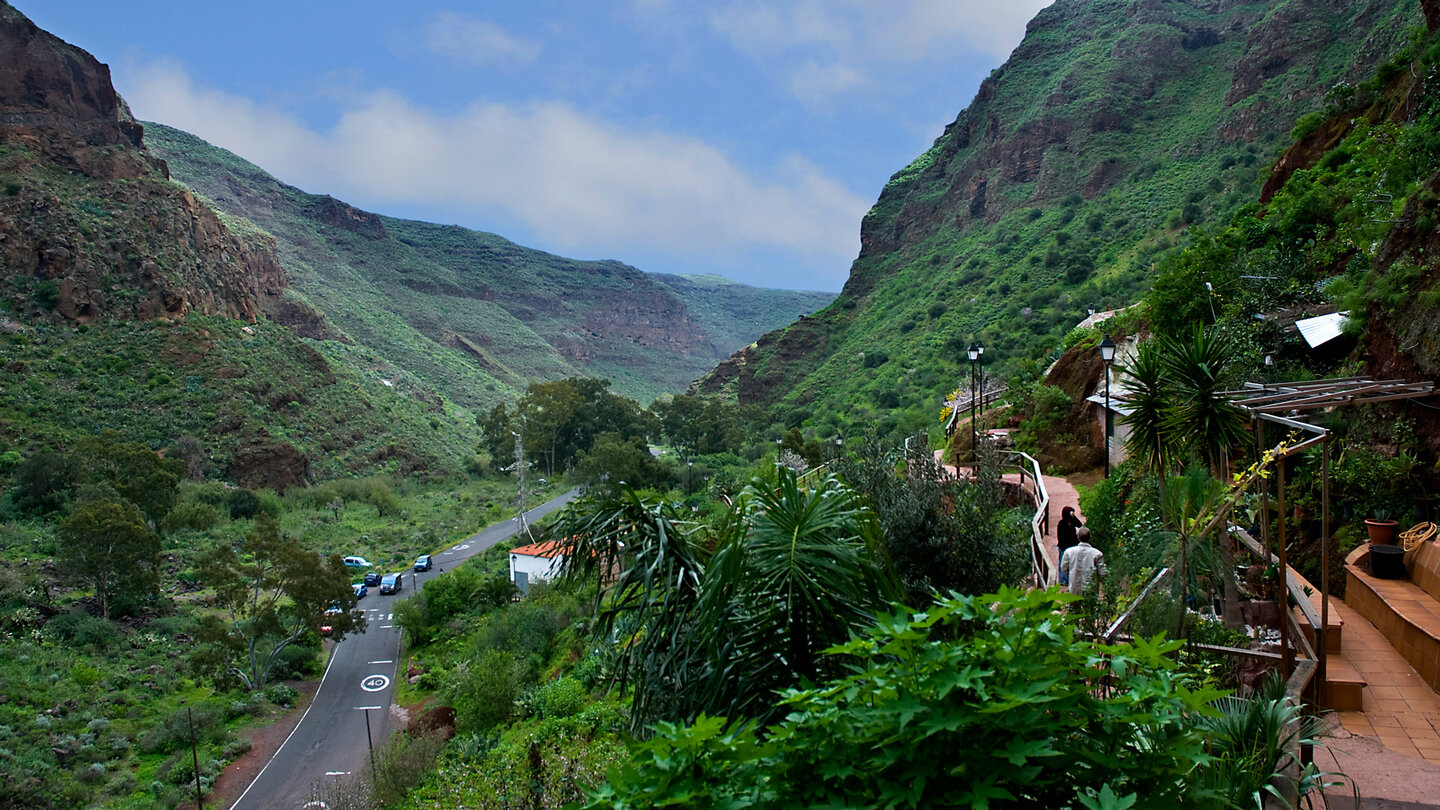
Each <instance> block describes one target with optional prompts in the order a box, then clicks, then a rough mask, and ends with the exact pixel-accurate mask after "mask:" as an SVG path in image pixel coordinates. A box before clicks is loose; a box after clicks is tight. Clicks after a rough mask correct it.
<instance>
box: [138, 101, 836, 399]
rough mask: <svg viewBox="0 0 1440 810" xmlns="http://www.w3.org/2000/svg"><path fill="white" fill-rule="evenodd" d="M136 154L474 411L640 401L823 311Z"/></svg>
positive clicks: (244, 171) (204, 160) (342, 317)
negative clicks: (568, 381)
mask: <svg viewBox="0 0 1440 810" xmlns="http://www.w3.org/2000/svg"><path fill="white" fill-rule="evenodd" d="M145 126H146V130H145V142H146V144H147V146H149V147H150V149H151V150H152V151H153V152H154V153H155V154H156V155H157V156H159V157H161V158H164V159H165V160H166V161H167V162H168V163H169V166H170V170H171V171H172V172H173V173H174V176H175V177H176V178H177V179H178V180H180V181H182V182H184V183H185V184H187V185H189V186H190V187H191V188H193V189H195V190H196V191H197V192H199V193H200V194H201V195H203V196H204V197H205V198H206V199H207V200H208V201H209V202H211V203H212V204H213V205H214V206H215V207H216V208H218V209H219V210H221V211H223V212H225V213H227V214H229V215H231V216H233V217H243V218H245V219H248V220H250V221H252V222H254V223H256V224H257V225H259V226H260V227H261V228H263V229H265V231H267V232H268V233H269V234H270V235H271V236H273V237H274V238H275V240H276V243H277V249H278V252H279V255H280V259H281V263H282V265H283V266H284V267H285V270H286V273H287V275H288V278H289V281H290V283H291V284H292V285H293V286H294V288H295V289H296V290H297V291H298V292H299V293H300V294H301V295H302V296H303V297H304V298H305V299H306V300H308V301H309V302H310V303H311V304H312V305H314V307H315V308H316V309H317V310H319V311H320V312H322V313H323V314H324V315H325V317H326V319H327V321H328V322H329V324H330V326H331V327H332V329H333V330H334V331H335V333H336V336H337V337H338V338H340V339H342V340H348V341H351V342H354V343H356V344H360V345H363V346H365V347H367V348H368V349H370V350H372V351H374V352H375V353H376V354H377V355H379V356H380V357H383V358H386V359H387V360H389V361H390V362H393V363H395V364H397V365H401V366H403V367H405V368H406V369H408V370H409V371H411V372H412V373H413V374H415V375H416V376H417V377H419V378H420V379H422V380H424V381H425V382H426V383H427V384H429V385H431V386H433V387H434V388H435V389H436V390H437V391H440V392H441V393H443V394H444V395H445V396H447V397H449V398H452V399H454V400H455V401H456V402H458V403H460V404H462V405H464V406H466V407H468V408H474V409H480V408H486V407H489V406H491V405H493V404H495V403H497V402H500V401H505V400H509V399H513V397H514V396H515V395H516V393H517V392H518V391H519V390H520V389H523V388H524V386H525V385H526V384H527V383H528V382H530V381H534V380H552V379H557V378H561V377H567V376H575V375H590V376H597V377H604V378H608V379H610V380H612V381H613V382H614V390H615V391H616V392H617V393H620V394H623V395H626V396H630V397H634V398H636V399H639V400H641V401H648V400H650V399H653V398H654V397H656V396H658V395H660V394H662V393H666V392H670V391H678V390H680V389H682V388H684V387H685V386H686V385H687V384H688V383H689V382H690V381H691V380H694V379H695V378H696V377H698V376H700V375H701V374H703V373H705V372H706V371H708V370H709V369H710V368H711V367H712V366H714V364H715V363H716V362H717V360H719V359H720V358H722V357H724V356H726V355H727V354H729V353H730V352H732V351H734V350H736V349H738V348H740V347H741V346H744V345H746V344H747V343H750V342H751V341H753V340H754V339H755V338H757V337H759V336H760V335H761V334H763V333H764V332H765V331H767V330H770V329H774V328H776V327H778V326H781V325H783V324H785V323H788V322H789V321H791V320H793V319H794V318H795V317H796V316H797V315H800V314H804V313H808V312H810V311H813V310H814V309H815V308H818V307H820V306H823V305H824V304H825V303H826V302H827V301H829V300H830V299H831V298H832V296H830V295H828V294H823V293H805V292H792V291H783V290H766V289H760V288H756V287H749V286H746V285H740V284H731V283H720V282H717V281H715V280H712V279H705V280H697V279H683V278H681V277H677V276H663V277H657V276H652V275H649V274H646V273H643V272H641V271H639V270H637V269H635V268H634V267H630V266H628V265H625V264H623V263H621V262H617V261H578V260H574V259H567V258H563V257H560V256H555V255H552V254H548V253H544V252H541V251H537V250H531V249H529V248H525V247H522V246H520V245H517V244H515V243H513V242H510V241H509V240H506V239H504V238H502V237H499V236H496V235H494V234H488V233H482V232H477V231H471V230H468V229H465V228H461V227H458V226H451V225H435V224H431V223H425V222H416V221H411V220H401V219H394V218H391V217H385V216H379V215H376V214H372V213H368V212H365V211H360V210H358V209H355V208H353V207H351V206H349V205H347V204H346V203H343V202H341V201H339V200H336V199H334V198H331V197H323V196H316V195H312V194H307V193H305V192H303V191H301V190H299V189H297V188H294V187H293V186H288V185H285V184H283V183H281V182H280V181H278V180H276V179H275V178H274V177H272V176H270V175H269V174H267V173H266V172H265V171H263V170H262V169H260V168H259V167H257V166H255V165H253V164H251V163H249V162H247V161H245V160H243V159H241V158H239V157H237V156H236V155H234V154H232V153H230V152H227V151H225V150H223V149H218V148H216V147H214V146H211V145H210V144H207V143H205V142H204V141H202V140H200V139H198V138H196V137H194V136H192V135H189V134H187V133H184V132H181V131H179V130H175V129H172V128H170V127H166V126H163V125H160V124H146V125H145Z"/></svg>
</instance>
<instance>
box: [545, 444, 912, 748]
mask: <svg viewBox="0 0 1440 810" xmlns="http://www.w3.org/2000/svg"><path fill="white" fill-rule="evenodd" d="M553 531H554V532H555V534H556V535H557V536H563V537H565V538H567V539H566V540H565V541H564V547H565V553H566V559H567V564H566V571H565V576H566V577H568V578H571V579H573V580H579V581H602V584H603V587H602V588H601V589H600V590H601V593H600V595H599V596H598V597H597V598H599V599H600V600H601V601H600V606H599V610H598V612H597V617H598V620H597V623H596V633H597V636H598V637H599V639H600V640H601V641H602V643H614V644H616V645H618V646H619V648H620V650H621V654H620V671H619V672H618V673H617V675H618V676H619V678H620V679H621V680H622V681H623V682H626V683H628V684H631V685H633V687H634V695H633V700H632V707H631V708H632V718H631V719H632V723H633V724H634V725H635V726H636V727H637V728H639V727H644V726H647V725H649V724H650V723H652V722H654V721H656V720H680V721H688V720H691V719H693V718H694V717H696V716H698V715H699V714H701V713H702V712H704V713H709V714H724V715H728V716H731V717H741V716H744V717H760V718H767V717H769V716H770V715H771V714H773V713H774V711H775V708H774V707H775V694H776V692H777V691H778V690H780V689H784V688H787V687H794V686H800V685H802V684H807V683H814V682H816V681H817V680H819V679H820V678H823V677H828V676H832V675H835V674H837V672H838V668H839V667H840V666H842V665H843V662H842V661H840V660H838V659H836V658H835V657H834V656H823V655H822V652H823V651H824V650H826V649H827V648H829V647H831V646H833V645H835V644H838V643H841V642H843V641H845V640H846V639H848V638H849V637H850V635H851V634H852V633H854V632H856V631H858V630H859V629H860V628H863V627H866V626H868V625H869V624H870V623H871V622H873V621H874V619H875V616H876V615H877V614H878V613H879V612H880V611H882V610H884V609H886V608H887V607H888V606H889V605H890V603H891V601H892V600H894V599H895V598H897V594H898V586H897V585H896V582H895V579H894V577H893V575H892V574H891V571H890V566H889V564H888V562H887V561H886V559H885V556H884V551H883V548H882V545H881V541H880V532H879V527H878V524H877V522H876V520H875V516H874V514H873V513H871V511H870V510H869V509H868V508H867V507H866V506H865V505H864V504H863V503H862V502H861V501H860V499H859V497H858V496H857V495H856V494H855V493H854V491H853V490H851V489H850V488H849V487H848V486H846V485H845V484H844V483H843V482H841V481H840V480H839V479H837V478H835V477H833V476H827V477H819V476H814V477H813V480H808V481H802V479H800V478H798V477H797V476H796V474H795V473H794V472H792V471H790V470H788V469H785V468H783V467H782V468H781V469H780V470H779V471H778V472H777V476H776V480H775V482H774V483H773V484H771V483H765V482H761V481H759V480H757V481H755V482H754V483H752V484H751V486H749V487H747V488H746V489H745V491H744V492H742V493H741V494H740V495H739V497H737V498H736V499H735V502H734V503H733V504H732V506H731V509H730V511H729V512H728V513H727V514H726V515H725V516H724V517H723V518H721V519H720V520H719V521H718V522H717V523H716V524H714V525H711V526H701V525H696V524H692V523H686V522H684V521H681V520H678V519H677V518H676V516H675V514H674V512H673V507H672V506H670V505H667V504H665V503H653V502H649V501H646V500H645V499H643V498H641V497H640V496H639V495H637V494H635V493H634V492H630V491H626V492H625V493H623V494H622V495H621V496H620V498H618V499H615V500H612V501H599V500H589V499H587V500H586V501H585V502H583V503H580V504H577V505H575V506H572V507H571V509H570V510H569V511H567V513H566V514H565V515H564V516H563V517H562V518H561V519H560V520H559V521H558V522H557V523H556V525H555V527H554V529H553ZM708 548H713V549H714V552H713V554H711V553H707V551H706V549H708Z"/></svg>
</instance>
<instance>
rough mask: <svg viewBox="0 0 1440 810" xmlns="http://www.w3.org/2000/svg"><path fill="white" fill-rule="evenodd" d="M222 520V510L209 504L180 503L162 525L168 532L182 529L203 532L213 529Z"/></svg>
mask: <svg viewBox="0 0 1440 810" xmlns="http://www.w3.org/2000/svg"><path fill="white" fill-rule="evenodd" d="M220 519H221V515H220V510H219V509H216V508H215V507H213V506H211V505H210V504H208V503H179V504H176V505H175V507H174V508H172V509H171V510H170V513H169V514H167V515H166V516H165V519H164V520H162V521H161V523H160V525H161V527H162V528H163V529H165V531H167V532H178V531H180V530H182V529H192V530H194V531H197V532H203V531H207V530H209V529H213V528H214V527H215V525H216V524H218V523H219V522H220Z"/></svg>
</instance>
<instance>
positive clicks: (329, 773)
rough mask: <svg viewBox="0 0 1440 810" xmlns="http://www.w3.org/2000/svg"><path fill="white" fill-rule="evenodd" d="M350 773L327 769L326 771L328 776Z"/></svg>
mask: <svg viewBox="0 0 1440 810" xmlns="http://www.w3.org/2000/svg"><path fill="white" fill-rule="evenodd" d="M349 774H350V772H349V771H326V772H325V775H326V776H348V775H349Z"/></svg>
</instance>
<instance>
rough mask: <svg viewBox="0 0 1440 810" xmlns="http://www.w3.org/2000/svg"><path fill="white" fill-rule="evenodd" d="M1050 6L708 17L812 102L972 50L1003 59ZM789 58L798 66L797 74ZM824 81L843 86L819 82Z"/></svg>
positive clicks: (756, 3)
mask: <svg viewBox="0 0 1440 810" xmlns="http://www.w3.org/2000/svg"><path fill="white" fill-rule="evenodd" d="M1051 2H1053V0H1007V1H1006V2H1003V3H996V2H993V0H733V1H732V2H728V3H726V4H725V5H723V6H720V7H719V8H716V9H713V10H712V11H711V12H710V14H709V25H710V27H711V29H712V30H713V31H715V32H716V33H717V34H719V35H720V36H721V37H722V38H724V39H726V40H728V41H729V42H730V44H731V45H732V46H734V47H735V48H736V49H737V50H739V51H741V52H743V53H745V54H747V55H749V56H751V57H753V58H755V59H756V60H758V61H760V62H762V63H764V64H767V65H769V66H770V67H771V68H772V69H774V70H777V71H779V72H782V73H788V74H789V79H788V81H787V84H788V86H789V87H790V89H791V91H792V93H794V94H795V95H796V96H797V97H800V98H802V99H805V100H807V101H813V100H815V99H816V97H817V95H818V94H819V93H820V92H822V91H824V90H825V89H826V87H827V86H828V88H829V91H830V92H831V93H838V92H842V91H844V90H848V89H850V88H852V87H855V86H856V85H859V84H863V83H866V81H867V79H868V76H869V73H870V72H871V71H873V70H876V69H882V68H884V67H887V66H896V65H899V66H905V65H910V64H913V63H916V62H920V61H924V60H927V59H931V58H934V57H937V56H944V55H948V54H950V53H952V52H954V51H956V50H972V51H979V52H981V53H986V54H989V55H990V56H993V57H995V58H996V59H1003V58H1005V57H1006V56H1008V55H1009V53H1010V51H1011V50H1013V49H1014V48H1015V46H1016V45H1018V44H1019V43H1020V39H1021V38H1022V37H1023V36H1024V33H1025V24H1026V23H1027V22H1028V21H1029V20H1030V18H1031V17H1033V16H1035V13H1036V12H1037V11H1039V10H1040V9H1042V8H1044V7H1045V6H1047V5H1049V4H1050V3H1051ZM795 58H799V59H800V60H801V64H800V65H799V66H798V67H797V66H796V65H795V64H794V60H795ZM822 63H823V64H825V65H828V67H826V68H823V70H824V71H826V72H828V74H829V76H830V77H831V78H832V79H834V78H839V77H845V81H840V82H836V81H832V82H830V83H828V84H827V83H825V82H823V81H817V79H819V78H821V76H820V73H819V71H821V70H822V69H821V68H818V67H817V65H819V64H822Z"/></svg>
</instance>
